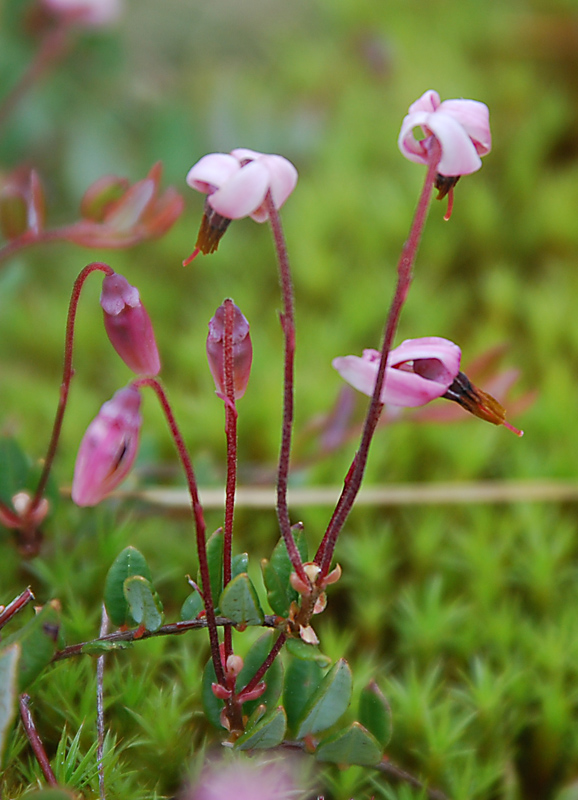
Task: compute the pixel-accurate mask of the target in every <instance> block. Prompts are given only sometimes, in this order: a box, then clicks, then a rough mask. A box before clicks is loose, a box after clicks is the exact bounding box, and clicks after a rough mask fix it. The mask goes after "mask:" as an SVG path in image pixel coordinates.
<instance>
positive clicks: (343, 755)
mask: <svg viewBox="0 0 578 800" xmlns="http://www.w3.org/2000/svg"><path fill="white" fill-rule="evenodd" d="M315 758H316V759H317V760H318V761H331V762H332V763H334V764H343V765H346V764H358V765H359V766H361V767H372V766H374V765H375V764H379V762H380V761H381V758H382V749H381V747H380V746H379V744H378V742H377V740H376V739H375V737H374V736H372V735H371V733H369V731H367V730H366V729H365V728H364V727H363V725H360V724H359V722H354V723H353V724H352V725H350V726H349V728H346V729H345V730H344V731H339V733H336V734H335V735H333V736H330V737H328V738H327V739H326V740H325V741H323V742H321V743H320V744H319V746H318V748H317V750H316V751H315Z"/></svg>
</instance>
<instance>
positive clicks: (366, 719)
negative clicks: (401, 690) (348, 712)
mask: <svg viewBox="0 0 578 800" xmlns="http://www.w3.org/2000/svg"><path fill="white" fill-rule="evenodd" d="M359 721H360V722H361V724H362V725H363V726H364V727H365V728H367V730H368V731H369V732H370V733H371V734H373V736H375V738H376V739H377V741H378V742H379V744H380V745H381V746H382V747H386V746H387V744H388V743H389V740H390V739H391V733H392V719H391V708H390V706H389V703H388V702H387V700H386V699H385V697H384V695H383V693H382V692H381V690H380V688H379V686H378V685H377V684H376V683H375V681H372V682H371V683H370V684H369V685H368V686H366V687H365V688H364V689H362V690H361V694H360V696H359Z"/></svg>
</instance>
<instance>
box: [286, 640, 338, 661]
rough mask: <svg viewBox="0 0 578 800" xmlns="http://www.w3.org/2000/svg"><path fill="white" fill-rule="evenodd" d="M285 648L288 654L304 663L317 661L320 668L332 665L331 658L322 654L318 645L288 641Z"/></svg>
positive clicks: (300, 641)
mask: <svg viewBox="0 0 578 800" xmlns="http://www.w3.org/2000/svg"><path fill="white" fill-rule="evenodd" d="M285 647H286V650H287V652H288V653H291V655H292V656H295V658H300V659H301V660H302V661H316V662H317V663H318V664H319V666H320V667H328V666H329V665H330V664H331V659H330V658H329V656H326V655H324V654H323V653H320V652H319V648H318V647H317V646H316V645H313V644H307V642H304V641H303V640H302V639H288V640H287V644H286V645H285Z"/></svg>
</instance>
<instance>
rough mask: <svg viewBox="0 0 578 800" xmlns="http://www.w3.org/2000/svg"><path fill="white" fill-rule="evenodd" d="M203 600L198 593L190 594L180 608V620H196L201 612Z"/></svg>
mask: <svg viewBox="0 0 578 800" xmlns="http://www.w3.org/2000/svg"><path fill="white" fill-rule="evenodd" d="M203 608H204V606H203V598H202V597H201V595H200V594H199V593H198V592H196V591H195V592H191V593H190V595H189V596H188V597H187V599H186V600H185V602H184V603H183V605H182V606H181V619H182V620H185V619H196V618H197V617H198V616H199V614H200V613H201V611H202V610H203Z"/></svg>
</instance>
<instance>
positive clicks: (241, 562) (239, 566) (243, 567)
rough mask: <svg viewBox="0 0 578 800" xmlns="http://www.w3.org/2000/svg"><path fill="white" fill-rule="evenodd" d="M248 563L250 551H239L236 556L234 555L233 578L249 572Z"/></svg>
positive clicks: (232, 563)
mask: <svg viewBox="0 0 578 800" xmlns="http://www.w3.org/2000/svg"><path fill="white" fill-rule="evenodd" d="M248 565H249V554H248V553H237V555H236V556H233V560H232V562H231V578H236V577H237V575H240V574H241V573H242V572H247V567H248Z"/></svg>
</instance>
